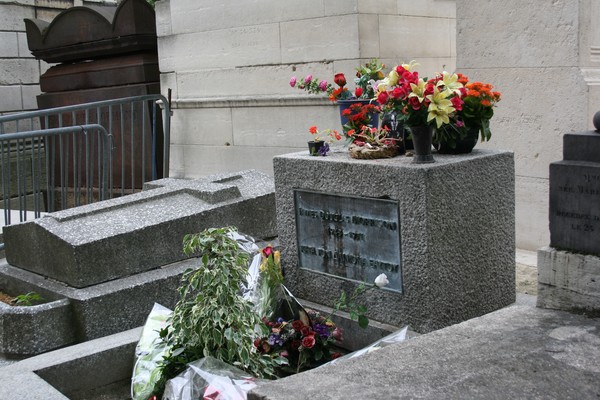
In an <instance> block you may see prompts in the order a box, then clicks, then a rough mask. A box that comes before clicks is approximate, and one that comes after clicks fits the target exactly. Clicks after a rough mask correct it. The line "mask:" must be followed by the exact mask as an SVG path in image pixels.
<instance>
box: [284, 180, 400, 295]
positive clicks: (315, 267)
mask: <svg viewBox="0 0 600 400" xmlns="http://www.w3.org/2000/svg"><path fill="white" fill-rule="evenodd" d="M294 200H295V207H296V234H297V239H298V259H299V267H300V268H304V269H309V270H312V271H317V272H321V273H326V274H331V275H335V276H338V277H341V278H345V279H351V280H355V281H364V282H366V283H370V284H372V283H373V282H374V281H375V278H376V277H377V276H378V275H379V274H381V273H385V274H386V275H387V277H388V280H389V281H390V283H389V285H388V286H386V288H388V289H390V290H394V291H397V292H402V254H401V246H400V217H399V211H398V202H397V201H394V200H384V199H375V198H367V197H353V196H339V195H333V194H326V193H319V192H312V191H304V190H295V191H294Z"/></svg>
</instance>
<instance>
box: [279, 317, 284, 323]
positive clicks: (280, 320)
mask: <svg viewBox="0 0 600 400" xmlns="http://www.w3.org/2000/svg"><path fill="white" fill-rule="evenodd" d="M284 321H285V319H283V318H281V317H279V318H277V323H278V324H281V323H282V322H284Z"/></svg>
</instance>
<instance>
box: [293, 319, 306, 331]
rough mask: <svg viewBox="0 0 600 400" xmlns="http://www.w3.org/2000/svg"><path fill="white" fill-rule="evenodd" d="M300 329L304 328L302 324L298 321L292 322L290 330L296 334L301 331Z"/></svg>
mask: <svg viewBox="0 0 600 400" xmlns="http://www.w3.org/2000/svg"><path fill="white" fill-rule="evenodd" d="M302 327H304V322H302V321H300V320H299V319H297V320H295V321H293V322H292V328H294V330H295V331H296V332H299V331H300V330H302Z"/></svg>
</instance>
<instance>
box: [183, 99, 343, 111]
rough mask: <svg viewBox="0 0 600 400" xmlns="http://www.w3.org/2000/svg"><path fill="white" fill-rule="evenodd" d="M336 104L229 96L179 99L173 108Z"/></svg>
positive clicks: (307, 100)
mask: <svg viewBox="0 0 600 400" xmlns="http://www.w3.org/2000/svg"><path fill="white" fill-rule="evenodd" d="M323 105H335V103H332V102H331V101H330V100H329V99H328V98H326V97H318V96H313V97H308V96H230V97H229V96H228V97H200V98H190V99H177V100H173V101H172V102H171V109H183V108H229V107H232V108H233V107H277V106H286V107H292V106H323Z"/></svg>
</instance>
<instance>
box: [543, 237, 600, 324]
mask: <svg viewBox="0 0 600 400" xmlns="http://www.w3.org/2000/svg"><path fill="white" fill-rule="evenodd" d="M537 305H538V307H543V308H553V309H558V310H566V311H572V312H583V313H586V314H590V315H596V316H597V315H600V257H598V256H595V255H585V254H579V253H571V252H567V251H561V250H557V249H554V248H552V247H544V248H542V249H540V250H538V298H537Z"/></svg>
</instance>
